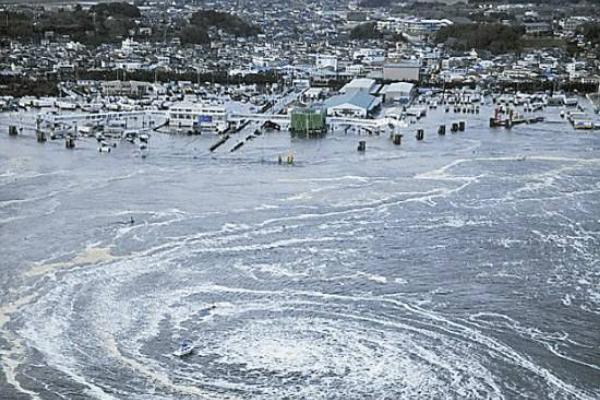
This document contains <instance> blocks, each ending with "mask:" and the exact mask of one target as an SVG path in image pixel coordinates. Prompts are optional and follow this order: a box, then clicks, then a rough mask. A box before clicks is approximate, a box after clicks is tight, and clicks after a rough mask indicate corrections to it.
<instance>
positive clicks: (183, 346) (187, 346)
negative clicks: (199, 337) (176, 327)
mask: <svg viewBox="0 0 600 400" xmlns="http://www.w3.org/2000/svg"><path fill="white" fill-rule="evenodd" d="M193 351H194V344H193V343H192V342H191V341H189V340H183V341H182V342H181V343H180V344H179V348H178V349H177V350H176V351H174V352H173V355H174V356H176V357H184V356H187V355H190V354H192V352H193Z"/></svg>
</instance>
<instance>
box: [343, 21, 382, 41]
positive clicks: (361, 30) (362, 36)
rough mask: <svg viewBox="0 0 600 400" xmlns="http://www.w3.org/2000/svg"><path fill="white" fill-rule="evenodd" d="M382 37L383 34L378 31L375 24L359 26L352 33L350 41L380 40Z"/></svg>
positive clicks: (368, 23) (369, 23)
mask: <svg viewBox="0 0 600 400" xmlns="http://www.w3.org/2000/svg"><path fill="white" fill-rule="evenodd" d="M382 36H383V35H382V34H381V32H379V31H378V30H377V23H375V22H367V23H364V24H360V25H357V26H355V27H354V28H353V29H352V31H350V39H354V40H368V39H380V38H381V37H382Z"/></svg>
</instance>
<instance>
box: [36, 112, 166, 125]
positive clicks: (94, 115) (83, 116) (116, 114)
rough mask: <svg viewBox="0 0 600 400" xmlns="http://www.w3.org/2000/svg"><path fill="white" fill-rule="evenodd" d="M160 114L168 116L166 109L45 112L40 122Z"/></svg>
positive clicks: (98, 120)
mask: <svg viewBox="0 0 600 400" xmlns="http://www.w3.org/2000/svg"><path fill="white" fill-rule="evenodd" d="M147 116H155V117H156V116H158V117H164V118H166V117H167V113H166V112H165V111H157V110H138V111H110V112H102V113H79V114H44V115H40V116H39V118H40V122H46V123H49V124H60V123H64V124H73V123H76V122H101V121H110V120H113V119H137V118H140V117H142V118H143V117H147Z"/></svg>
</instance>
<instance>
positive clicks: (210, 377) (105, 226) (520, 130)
mask: <svg viewBox="0 0 600 400" xmlns="http://www.w3.org/2000/svg"><path fill="white" fill-rule="evenodd" d="M437 114H438V115H434V116H433V117H430V119H429V120H428V122H426V124H429V125H428V126H427V131H428V132H429V133H428V134H427V137H426V139H425V141H424V142H423V143H418V142H416V141H415V140H414V139H413V138H412V137H410V136H407V137H405V140H404V143H403V144H402V146H401V147H395V146H393V145H392V144H391V143H390V141H389V139H388V138H386V137H377V136H373V137H365V140H367V152H366V153H365V154H358V153H357V152H356V150H355V149H356V143H357V140H358V138H357V137H356V135H352V134H349V135H342V134H333V135H329V136H328V137H326V138H324V139H322V140H317V141H300V140H290V138H289V136H288V135H287V134H283V133H277V134H267V135H265V136H263V137H260V138H258V139H256V140H255V141H253V142H252V143H250V144H248V145H247V146H244V147H243V148H242V149H241V150H240V151H238V152H236V153H228V152H227V151H226V150H228V149H224V150H223V151H219V152H216V153H215V154H210V153H209V152H208V150H207V149H208V147H209V146H210V144H211V143H212V142H213V141H214V138H212V137H208V136H201V137H181V136H162V135H154V136H153V137H152V139H151V143H150V155H149V157H148V158H147V159H144V160H143V159H141V158H139V157H138V154H137V153H136V151H135V149H134V148H133V147H132V146H129V144H127V143H123V144H121V145H120V146H119V147H118V148H117V149H115V151H113V152H112V153H110V154H104V153H103V154H100V153H97V152H96V151H95V144H94V143H92V141H79V142H78V147H77V149H75V150H74V151H68V150H65V149H64V147H63V146H62V143H46V144H44V145H39V144H37V143H35V140H34V138H33V137H32V136H31V135H29V136H26V137H20V138H16V139H15V138H12V139H11V138H8V136H7V135H4V134H3V135H1V136H0V240H1V242H2V253H3V257H2V258H1V259H0V272H1V273H0V288H1V290H0V305H1V308H0V325H1V326H2V329H1V336H0V358H1V365H2V369H1V371H0V393H1V396H0V397H1V398H6V399H29V398H34V399H88V398H98V399H204V398H206V399H220V398H222V399H247V398H253V399H254V398H255V399H283V398H290V399H371V398H376V399H515V398H530V399H595V398H598V397H600V350H599V345H600V268H599V261H598V260H599V255H600V196H599V195H600V179H599V178H598V176H600V158H599V157H598V155H599V152H598V151H599V149H600V136H598V135H597V134H579V133H575V132H573V131H571V130H570V128H569V127H568V125H566V124H564V123H559V124H550V123H548V124H542V125H531V126H518V127H515V128H514V129H513V130H512V131H504V130H498V131H493V130H490V129H488V128H487V127H486V121H485V118H484V117H483V115H487V114H486V113H485V112H483V113H482V117H481V118H477V119H476V118H475V117H474V116H470V120H469V121H468V130H467V132H465V133H460V134H457V135H452V134H450V133H449V134H447V135H446V136H444V137H438V136H437V135H433V134H431V133H432V132H434V131H433V127H434V126H435V125H436V123H437V122H436V121H438V122H439V120H440V119H441V118H444V116H443V115H441V114H442V113H441V111H438V112H437ZM3 131H5V129H3ZM290 149H291V150H292V151H293V152H294V154H295V158H296V160H297V163H296V165H294V166H287V165H283V166H280V165H277V163H275V162H273V160H276V158H277V155H278V154H285V153H287V152H288V151H289V150H290ZM130 217H133V218H134V219H135V223H134V224H133V225H131V224H128V223H127V221H128V220H129V219H130ZM181 338H189V339H191V340H192V341H193V342H194V343H195V346H196V349H195V352H194V354H193V355H191V356H190V357H188V358H184V359H179V358H176V357H173V356H172V352H173V350H174V349H175V348H176V346H177V343H178V341H179V340H180V339H181Z"/></svg>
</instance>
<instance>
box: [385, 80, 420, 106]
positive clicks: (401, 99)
mask: <svg viewBox="0 0 600 400" xmlns="http://www.w3.org/2000/svg"><path fill="white" fill-rule="evenodd" d="M414 93H415V85H414V84H412V83H409V82H394V83H390V84H389V85H386V86H385V87H384V88H383V94H384V101H385V102H386V103H401V104H406V103H408V102H410V100H411V99H412V98H413V96H414Z"/></svg>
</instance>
